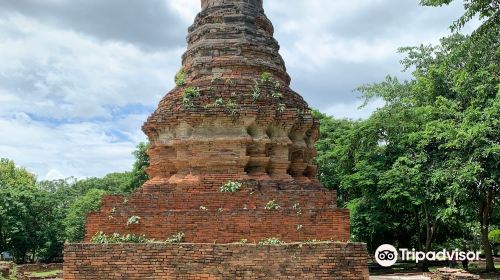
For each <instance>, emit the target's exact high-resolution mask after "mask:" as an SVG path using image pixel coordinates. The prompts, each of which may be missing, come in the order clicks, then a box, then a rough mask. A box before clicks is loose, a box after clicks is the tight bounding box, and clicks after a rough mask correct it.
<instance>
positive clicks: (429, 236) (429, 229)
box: [420, 204, 437, 272]
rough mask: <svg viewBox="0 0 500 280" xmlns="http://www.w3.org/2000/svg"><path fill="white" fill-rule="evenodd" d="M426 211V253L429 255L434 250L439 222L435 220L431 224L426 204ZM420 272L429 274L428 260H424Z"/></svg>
mask: <svg viewBox="0 0 500 280" xmlns="http://www.w3.org/2000/svg"><path fill="white" fill-rule="evenodd" d="M424 211H425V229H426V230H425V231H426V237H425V247H424V252H425V253H427V252H429V251H430V250H431V249H432V241H433V240H434V237H435V233H436V228H437V220H434V221H432V223H431V215H430V214H429V211H428V209H427V206H425V204H424ZM420 270H421V271H422V272H429V262H428V261H427V259H424V261H423V262H422V264H421V266H420Z"/></svg>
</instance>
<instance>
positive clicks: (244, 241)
mask: <svg viewBox="0 0 500 280" xmlns="http://www.w3.org/2000/svg"><path fill="white" fill-rule="evenodd" d="M238 243H240V244H247V243H248V239H241V240H240V242H238Z"/></svg>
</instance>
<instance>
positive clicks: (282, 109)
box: [276, 103, 286, 114]
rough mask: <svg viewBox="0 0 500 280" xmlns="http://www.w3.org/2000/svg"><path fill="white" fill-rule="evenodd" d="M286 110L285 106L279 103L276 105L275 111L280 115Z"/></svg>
mask: <svg viewBox="0 0 500 280" xmlns="http://www.w3.org/2000/svg"><path fill="white" fill-rule="evenodd" d="M285 110H286V104H283V103H280V104H278V107H277V108H276V111H277V112H278V113H280V114H283V112H285Z"/></svg>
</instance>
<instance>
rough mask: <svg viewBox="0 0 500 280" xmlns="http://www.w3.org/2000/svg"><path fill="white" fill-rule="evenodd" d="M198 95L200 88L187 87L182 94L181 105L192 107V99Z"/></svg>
mask: <svg viewBox="0 0 500 280" xmlns="http://www.w3.org/2000/svg"><path fill="white" fill-rule="evenodd" d="M199 96H200V88H198V87H188V88H186V90H185V91H184V95H183V96H182V105H183V106H184V107H193V105H194V104H193V99H195V98H196V97H199Z"/></svg>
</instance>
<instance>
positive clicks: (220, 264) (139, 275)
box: [64, 242, 369, 280]
mask: <svg viewBox="0 0 500 280" xmlns="http://www.w3.org/2000/svg"><path fill="white" fill-rule="evenodd" d="M367 260H368V255H367V252H366V245H365V244H362V243H337V242H322V243H293V244H284V245H278V246H264V245H255V244H192V243H183V244H165V243H147V244H66V245H65V249H64V279H66V280H77V279H78V280H80V279H82V280H85V279H93V280H95V279H103V280H104V279H107V280H114V279H131V280H133V279H193V280H194V279H338V280H341V279H342V280H358V279H359V280H367V279H369V275H368V267H367Z"/></svg>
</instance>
